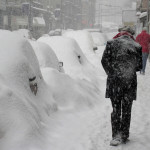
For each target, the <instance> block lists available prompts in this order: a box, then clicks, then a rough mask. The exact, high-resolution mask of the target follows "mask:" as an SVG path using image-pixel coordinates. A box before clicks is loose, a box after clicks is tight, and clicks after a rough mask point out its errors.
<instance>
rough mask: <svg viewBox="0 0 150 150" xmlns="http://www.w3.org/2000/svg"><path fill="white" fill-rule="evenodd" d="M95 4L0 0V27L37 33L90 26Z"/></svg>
mask: <svg viewBox="0 0 150 150" xmlns="http://www.w3.org/2000/svg"><path fill="white" fill-rule="evenodd" d="M95 5H96V0H0V28H5V29H8V30H17V29H29V30H30V31H31V32H33V33H35V32H41V33H37V34H43V33H48V32H49V31H50V30H54V29H82V28H92V27H93V25H94V23H95ZM35 36H38V35H35Z"/></svg>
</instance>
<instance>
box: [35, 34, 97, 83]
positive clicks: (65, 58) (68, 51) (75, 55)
mask: <svg viewBox="0 0 150 150" xmlns="http://www.w3.org/2000/svg"><path fill="white" fill-rule="evenodd" d="M38 41H40V42H44V43H46V44H48V45H49V46H50V47H51V48H52V49H53V50H54V52H55V53H56V55H57V57H58V59H59V61H60V62H63V68H64V71H65V73H67V74H69V75H70V76H71V77H73V78H80V79H83V78H84V79H87V80H88V81H94V82H95V81H96V72H95V70H94V67H93V66H92V65H91V64H90V63H89V61H88V60H87V58H86V57H85V55H84V54H83V52H82V50H81V49H80V47H79V46H78V44H77V43H76V41H75V40H74V39H71V38H67V37H62V36H54V37H49V38H47V37H41V38H40V39H38ZM95 83H96V82H95Z"/></svg>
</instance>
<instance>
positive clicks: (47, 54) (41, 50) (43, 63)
mask: <svg viewBox="0 0 150 150" xmlns="http://www.w3.org/2000/svg"><path fill="white" fill-rule="evenodd" d="M30 43H31V45H32V47H33V49H34V52H35V54H36V56H37V58H38V61H39V65H40V68H46V67H50V68H54V69H56V70H58V71H60V72H64V69H63V65H61V62H59V60H58V58H57V56H56V54H55V52H54V51H53V50H52V48H51V47H50V46H49V45H47V44H46V43H43V42H37V41H30Z"/></svg>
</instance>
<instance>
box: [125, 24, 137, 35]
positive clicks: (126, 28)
mask: <svg viewBox="0 0 150 150" xmlns="http://www.w3.org/2000/svg"><path fill="white" fill-rule="evenodd" d="M122 31H127V32H129V33H130V34H132V35H134V34H135V30H134V29H133V28H132V27H130V26H125V27H124V28H123V29H122Z"/></svg>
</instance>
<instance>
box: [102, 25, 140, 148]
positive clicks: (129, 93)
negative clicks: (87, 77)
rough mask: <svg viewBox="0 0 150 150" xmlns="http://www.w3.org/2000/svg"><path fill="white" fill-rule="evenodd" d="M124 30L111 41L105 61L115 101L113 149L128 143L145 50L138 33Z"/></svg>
mask: <svg viewBox="0 0 150 150" xmlns="http://www.w3.org/2000/svg"><path fill="white" fill-rule="evenodd" d="M122 30H123V32H124V34H121V33H120V34H119V36H117V37H114V39H113V40H111V41H108V42H107V44H106V48H105V50H104V53H103V56H102V60H101V63H102V66H103V68H104V70H105V72H106V74H107V76H108V77H107V85H106V98H110V99H111V103H112V108H113V111H112V113H111V125H112V140H111V142H110V145H113V146H116V145H118V144H121V143H126V142H127V141H128V138H129V129H130V121H131V109H132V103H133V100H136V92H137V75H136V72H137V71H140V70H141V69H142V47H141V46H140V44H138V43H137V42H135V40H134V39H133V34H134V30H133V29H132V28H131V27H128V26H127V27H124V28H123V29H122ZM121 32H122V31H121Z"/></svg>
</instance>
